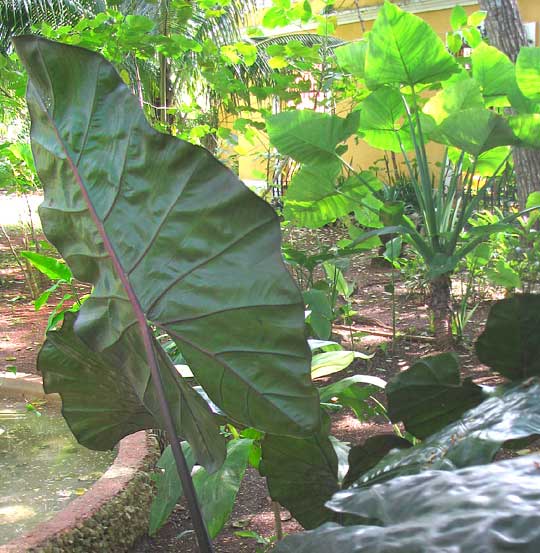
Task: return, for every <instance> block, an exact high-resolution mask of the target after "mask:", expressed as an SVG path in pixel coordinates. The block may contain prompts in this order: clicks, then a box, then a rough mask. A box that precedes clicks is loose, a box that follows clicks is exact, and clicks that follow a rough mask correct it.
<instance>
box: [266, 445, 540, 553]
mask: <svg viewBox="0 0 540 553" xmlns="http://www.w3.org/2000/svg"><path fill="white" fill-rule="evenodd" d="M539 466H540V456H538V455H534V456H527V457H521V458H518V459H512V460H509V461H502V462H500V463H494V464H492V465H489V466H487V467H471V468H466V469H462V470H459V471H456V472H445V471H429V472H425V473H423V474H419V475H416V476H408V477H403V478H397V479H395V480H392V481H391V482H387V483H385V484H382V485H378V486H374V487H373V488H370V489H368V490H364V489H351V490H347V491H342V492H339V493H337V494H336V495H335V496H334V498H333V499H332V500H331V501H330V502H329V503H328V506H329V507H330V508H331V509H332V510H334V511H336V512H338V513H346V514H351V515H353V516H356V517H360V518H361V519H364V520H366V519H369V520H371V521H373V520H376V521H377V525H376V526H375V525H373V523H371V525H366V526H348V527H342V526H339V525H337V524H325V525H324V526H322V527H321V528H318V529H317V530H314V531H311V532H306V533H304V534H295V535H292V536H289V537H287V538H286V539H285V540H284V541H283V542H282V543H281V544H279V545H278V546H277V547H276V549H275V551H276V553H328V552H330V551H332V552H333V551H336V552H337V551H339V552H340V553H364V552H365V553H374V552H381V553H383V552H384V553H435V552H437V553H442V552H448V553H450V552H452V553H486V552H488V551H489V552H490V553H503V552H507V551H522V552H524V553H534V552H535V551H538V550H539V549H540V525H539V524H538V522H539V517H538V511H539V509H540V488H539V486H538V478H539V471H538V467H539Z"/></svg>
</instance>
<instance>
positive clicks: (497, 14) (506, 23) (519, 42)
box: [479, 0, 540, 209]
mask: <svg viewBox="0 0 540 553" xmlns="http://www.w3.org/2000/svg"><path fill="white" fill-rule="evenodd" d="M479 4H480V8H481V9H483V10H485V11H487V12H488V14H487V17H486V32H487V36H488V38H489V41H490V43H491V44H492V45H493V46H496V47H497V48H498V49H499V50H501V51H502V52H504V53H505V54H506V55H507V56H508V57H509V58H510V59H511V60H512V61H513V62H515V61H516V58H517V55H518V53H519V50H520V48H521V47H522V46H527V38H526V35H525V29H524V27H523V23H522V21H521V16H520V14H519V7H518V4H517V0H479ZM513 155H514V169H515V172H516V180H517V190H518V200H519V205H520V207H521V208H522V209H523V208H524V207H525V202H526V201H527V196H528V195H529V194H530V193H531V192H534V191H536V190H540V151H539V150H532V149H530V148H514V149H513Z"/></svg>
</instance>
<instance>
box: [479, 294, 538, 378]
mask: <svg viewBox="0 0 540 553" xmlns="http://www.w3.org/2000/svg"><path fill="white" fill-rule="evenodd" d="M539 325H540V297H539V296H537V295H535V294H522V295H516V296H514V297H512V298H507V299H504V300H501V301H498V302H496V303H495V304H494V305H493V307H492V308H491V310H490V312H489V316H488V320H487V322H486V328H485V330H484V332H483V333H482V334H481V335H480V337H479V338H478V340H477V342H476V353H477V355H478V359H480V361H481V362H482V363H485V364H486V365H489V366H490V367H491V368H492V369H493V370H495V371H497V372H499V373H501V374H502V375H503V376H505V377H507V378H509V379H510V380H514V381H519V380H523V379H525V378H528V377H529V376H539V375H540V330H539Z"/></svg>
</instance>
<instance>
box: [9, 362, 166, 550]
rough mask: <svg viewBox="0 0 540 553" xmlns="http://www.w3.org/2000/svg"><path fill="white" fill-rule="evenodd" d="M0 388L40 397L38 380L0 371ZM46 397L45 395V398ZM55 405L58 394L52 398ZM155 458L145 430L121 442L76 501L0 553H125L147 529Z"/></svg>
mask: <svg viewBox="0 0 540 553" xmlns="http://www.w3.org/2000/svg"><path fill="white" fill-rule="evenodd" d="M0 390H2V391H3V392H6V393H8V394H10V395H12V394H13V395H16V394H23V395H27V396H30V397H33V398H35V397H44V396H45V393H44V391H43V387H42V384H41V378H40V377H39V376H36V375H29V374H22V373H19V374H17V375H13V374H9V373H5V372H1V371H0ZM46 397H50V396H46ZM52 399H53V400H56V401H58V396H56V397H54V398H52ZM158 457H159V449H158V447H157V445H156V442H155V440H154V439H153V438H151V437H150V436H149V435H148V433H147V432H144V431H142V432H137V433H136V434H133V435H131V436H127V437H126V438H124V439H123V440H122V441H121V442H120V445H119V449H118V455H117V457H116V460H115V461H114V463H113V464H112V465H111V466H110V467H109V469H108V470H107V471H106V472H105V474H103V476H102V477H101V478H100V479H99V480H97V482H95V484H94V485H93V486H92V487H91V488H90V489H89V490H88V491H87V492H86V493H85V494H84V495H83V496H81V497H78V498H77V499H75V500H73V501H71V502H70V503H69V504H68V505H67V506H66V507H65V508H64V509H63V510H62V511H60V512H58V513H57V514H56V515H55V516H54V517H53V518H52V519H50V520H48V521H46V522H43V523H41V524H38V525H37V526H36V527H35V528H33V529H32V530H31V531H30V532H29V533H28V534H26V535H24V536H22V537H20V538H17V539H15V540H13V541H10V542H8V543H7V544H5V545H0V553H22V552H31V553H64V552H65V553H113V552H118V553H120V552H125V551H128V550H129V548H130V547H131V546H132V545H133V543H134V542H135V540H136V539H137V538H138V537H140V536H141V535H142V534H144V532H145V531H146V530H147V528H148V513H149V509H150V502H151V500H152V496H153V487H152V482H151V478H150V473H151V472H152V470H153V467H154V465H155V463H156V461H157V459H158Z"/></svg>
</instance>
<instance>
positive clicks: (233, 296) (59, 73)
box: [16, 37, 319, 467]
mask: <svg viewBox="0 0 540 553" xmlns="http://www.w3.org/2000/svg"><path fill="white" fill-rule="evenodd" d="M16 47H17V50H18V53H19V55H20V57H21V59H22V61H23V63H24V64H25V66H26V67H27V69H28V72H29V77H30V81H29V88H28V103H29V108H30V112H31V117H32V141H33V152H34V157H35V159H36V167H37V170H38V173H39V176H40V178H41V181H42V182H43V183H44V188H45V201H44V203H43V204H42V206H41V207H40V215H41V217H42V221H43V227H44V230H45V232H46V234H47V236H48V237H49V239H50V240H51V242H53V243H54V244H55V245H56V247H57V248H58V250H59V251H60V252H61V254H62V256H63V257H64V259H65V260H66V261H67V263H68V264H69V266H70V267H71V269H72V271H73V274H74V276H75V277H76V278H78V279H79V280H82V281H84V282H91V283H93V284H94V292H93V294H92V296H91V297H90V298H89V299H88V300H87V301H86V302H85V304H84V305H83V307H82V309H81V311H80V313H79V315H78V318H77V320H76V322H75V325H74V330H75V332H76V334H77V335H78V336H79V338H80V339H81V340H82V341H83V342H84V343H85V344H87V346H88V347H89V348H90V349H91V350H93V351H96V352H104V353H106V354H107V355H113V356H114V358H115V359H117V360H118V361H119V363H118V364H117V370H118V371H123V372H124V374H125V377H126V380H127V381H128V382H129V383H130V386H131V387H132V388H133V390H134V391H135V393H136V394H137V395H138V396H139V397H140V399H141V401H142V402H143V403H144V404H145V405H146V406H147V407H148V401H150V400H154V399H155V398H154V397H153V388H152V387H151V386H150V385H149V383H148V379H149V377H148V363H151V362H152V359H153V358H155V359H157V361H158V363H159V364H160V365H161V372H162V374H163V375H166V374H168V372H169V371H168V369H167V367H164V365H163V363H164V362H163V357H164V356H163V354H162V352H161V348H158V346H157V344H156V343H155V342H152V340H151V339H150V335H151V329H150V326H149V324H150V325H153V326H155V327H158V328H160V329H161V330H162V331H165V332H167V333H168V334H169V335H170V336H171V337H172V338H173V340H174V341H175V342H176V344H177V345H178V347H179V348H180V350H181V351H182V353H183V355H184V357H185V358H186V360H187V362H188V364H189V366H190V367H191V369H192V371H193V373H194V374H195V377H196V379H197V380H198V382H199V383H200V384H201V385H202V386H203V387H204V389H205V390H206V392H207V393H208V395H209V397H210V398H211V399H212V400H213V401H214V402H215V403H216V404H217V405H219V406H220V407H221V408H222V409H223V410H224V411H225V412H226V413H227V415H228V416H229V417H231V418H233V419H234V420H236V421H240V422H242V423H245V424H247V425H251V426H254V427H258V428H260V429H263V430H267V431H275V432H287V433H290V434H294V435H298V434H300V435H302V434H309V433H310V432H311V431H312V430H313V429H314V428H317V426H318V423H319V410H318V397H317V392H316V390H315V389H314V387H313V386H312V384H311V381H310V371H309V369H310V366H309V359H310V352H309V348H308V346H307V344H306V342H305V339H304V312H303V302H302V299H301V296H300V293H299V292H298V289H297V288H296V286H295V285H294V283H293V281H292V278H291V277H290V275H289V274H288V272H287V270H286V269H285V267H284V265H283V262H282V259H281V254H280V247H279V246H280V230H279V222H278V219H277V217H276V215H275V214H274V212H273V210H272V209H271V208H270V206H268V205H267V204H266V203H265V202H263V201H261V200H260V199H259V198H257V197H256V196H255V195H254V194H252V193H251V192H250V191H249V190H248V189H247V188H246V187H245V186H243V185H242V184H241V183H240V181H238V179H237V178H236V177H235V176H234V175H233V174H232V173H231V172H230V171H228V170H227V169H226V168H225V167H223V166H222V165H221V164H220V163H219V162H217V161H216V160H215V159H214V158H213V157H212V156H211V155H210V154H209V153H208V152H207V151H206V150H204V149H203V148H198V147H196V146H193V145H191V144H188V143H186V142H183V141H181V140H177V139H175V138H172V137H170V136H167V135H163V134H160V133H158V132H156V131H154V130H153V129H152V128H151V127H150V126H149V125H148V123H147V122H146V120H145V118H144V115H143V112H142V111H141V109H140V107H139V105H138V101H137V99H136V98H135V97H134V96H133V95H132V94H131V93H130V91H129V90H128V88H127V87H126V86H125V85H124V84H123V82H122V80H121V78H120V77H119V75H118V74H117V73H116V71H115V70H114V68H113V67H112V66H111V65H110V64H109V63H108V62H106V61H105V60H104V59H103V58H102V57H100V56H99V55H97V54H94V53H91V52H88V51H86V50H83V49H80V48H76V47H72V46H66V45H60V44H56V43H53V42H50V41H47V40H44V39H41V38H36V37H21V38H19V39H17V41H16ZM142 351H144V352H145V356H143V357H142V358H141V352H142ZM134 356H136V357H134ZM61 367H62V365H60V366H59V370H60V369H61ZM66 378H68V375H66ZM163 378H168V377H166V376H163ZM171 378H172V377H171ZM77 385H78V386H79V385H80V384H77ZM93 393H94V392H93V390H92V389H91V388H90V387H89V388H88V394H89V395H92V394H93ZM170 393H171V394H172V393H173V392H170ZM181 411H182V413H181V415H182V417H183V418H184V419H185V420H191V419H193V414H192V413H190V412H189V409H188V408H187V406H185V408H184V407H181ZM190 424H192V425H193V424H195V423H194V422H192V423H190ZM177 430H178V432H179V434H182V435H185V437H186V439H187V440H188V441H190V443H191V442H192V438H193V437H192V436H188V435H187V432H184V429H183V428H178V429H177ZM199 430H200V431H201V432H203V431H204V433H206V430H204V429H203V428H200V429H199ZM209 443H212V442H209ZM219 450H220V451H219V454H220V456H221V457H222V454H223V448H222V447H220V448H219ZM197 458H198V460H199V461H200V462H202V461H201V456H200V452H197ZM205 465H206V466H207V467H208V466H214V467H215V464H214V465H211V464H209V463H205Z"/></svg>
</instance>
